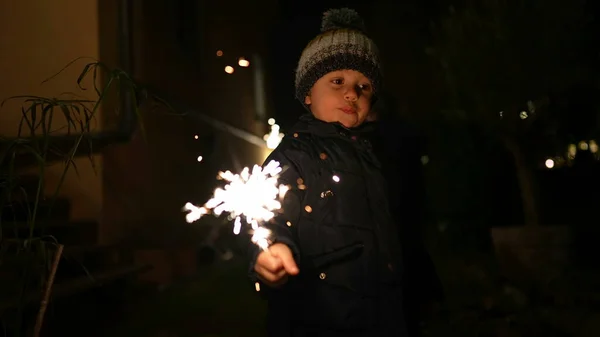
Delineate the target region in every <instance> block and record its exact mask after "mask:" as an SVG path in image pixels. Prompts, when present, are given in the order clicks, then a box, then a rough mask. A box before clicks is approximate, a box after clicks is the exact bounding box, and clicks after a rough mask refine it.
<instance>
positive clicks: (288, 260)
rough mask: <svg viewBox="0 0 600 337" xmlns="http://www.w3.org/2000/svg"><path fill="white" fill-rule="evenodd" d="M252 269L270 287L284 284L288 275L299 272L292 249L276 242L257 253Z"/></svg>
mask: <svg viewBox="0 0 600 337" xmlns="http://www.w3.org/2000/svg"><path fill="white" fill-rule="evenodd" d="M254 271H255V272H256V274H257V275H258V278H259V279H260V280H261V281H263V283H265V284H266V285H268V286H270V287H278V286H281V285H283V284H285V283H286V282H287V279H288V276H289V275H292V276H293V275H298V272H299V270H298V266H297V265H296V261H294V256H293V255H292V251H291V250H290V248H289V247H288V246H286V245H284V244H283V243H276V244H274V245H272V246H270V247H269V250H268V251H262V252H261V253H260V254H258V257H257V259H256V264H255V265H254Z"/></svg>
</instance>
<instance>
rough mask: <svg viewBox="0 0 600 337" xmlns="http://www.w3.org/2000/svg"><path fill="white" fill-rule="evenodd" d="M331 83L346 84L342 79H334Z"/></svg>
mask: <svg viewBox="0 0 600 337" xmlns="http://www.w3.org/2000/svg"><path fill="white" fill-rule="evenodd" d="M331 83H333V84H337V85H341V84H343V83H344V81H343V80H342V79H341V78H334V79H333V80H332V81H331Z"/></svg>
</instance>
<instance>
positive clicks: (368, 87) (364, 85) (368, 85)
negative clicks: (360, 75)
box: [358, 84, 371, 91]
mask: <svg viewBox="0 0 600 337" xmlns="http://www.w3.org/2000/svg"><path fill="white" fill-rule="evenodd" d="M358 87H359V88H360V90H362V91H369V90H371V85H370V84H361V85H359V86H358Z"/></svg>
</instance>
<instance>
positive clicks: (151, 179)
mask: <svg viewBox="0 0 600 337" xmlns="http://www.w3.org/2000/svg"><path fill="white" fill-rule="evenodd" d="M133 3H134V5H133V42H132V46H133V50H132V52H133V69H132V73H133V75H134V76H135V78H136V79H137V80H138V81H139V82H140V83H143V84H144V85H146V86H148V87H149V88H152V90H153V91H154V92H156V93H158V94H159V95H160V96H161V97H162V98H165V99H167V100H168V101H169V102H170V103H173V104H174V108H175V110H174V111H169V110H168V109H165V108H159V109H154V110H151V109H148V108H145V109H143V115H144V117H143V125H144V128H145V131H146V138H145V139H144V138H143V137H141V135H140V134H139V133H138V134H137V135H136V137H135V138H134V140H133V141H132V142H130V143H128V144H124V145H119V146H115V147H111V148H110V149H108V150H107V151H105V158H104V160H105V171H104V179H105V180H104V184H105V194H104V207H105V213H104V218H103V224H102V228H103V229H102V233H101V237H102V241H104V242H111V241H115V240H120V239H122V238H128V239H129V240H133V241H134V242H135V244H136V245H139V246H143V247H148V248H154V247H165V246H167V247H174V246H182V245H184V246H186V245H187V246H197V245H198V244H200V242H201V240H202V238H203V236H204V234H205V231H206V230H208V229H207V228H208V226H206V227H203V226H205V225H204V222H202V221H200V222H199V223H195V224H192V225H190V224H187V223H185V221H184V220H185V219H184V213H183V212H182V206H183V205H184V204H185V203H186V202H187V201H193V202H196V203H199V204H201V203H203V202H204V201H206V200H207V199H208V198H209V197H210V194H211V193H212V191H213V189H214V188H215V187H216V184H217V181H216V179H215V177H216V175H217V173H218V171H220V170H232V171H237V170H241V168H243V167H245V166H251V165H254V164H260V163H261V162H262V161H263V160H264V158H265V157H266V155H267V153H268V152H267V151H266V150H265V148H264V147H259V146H256V145H253V144H250V143H248V142H247V141H244V140H242V139H239V138H237V137H235V136H232V135H231V134H230V133H227V132H223V131H219V130H216V129H215V128H213V127H210V126H209V125H208V124H207V123H205V122H203V121H202V118H200V116H199V115H198V114H203V115H204V116H208V117H209V118H212V119H214V120H217V121H220V122H224V123H227V124H229V125H231V126H233V127H235V128H238V129H241V130H244V131H246V132H248V133H249V134H253V135H255V136H259V137H261V136H262V135H263V134H264V133H266V132H267V123H266V120H264V119H263V120H259V119H257V118H256V116H257V112H256V111H255V107H254V106H255V104H254V80H253V65H254V63H253V58H252V57H253V55H255V54H256V53H258V54H263V53H266V52H267V49H266V45H267V43H266V41H264V39H265V36H266V34H264V31H265V30H266V29H268V28H269V26H268V21H269V17H270V16H274V15H275V10H276V7H275V2H274V1H271V0H263V1H262V2H261V3H246V4H243V5H236V6H232V5H231V4H227V3H211V4H204V3H207V2H197V3H198V5H197V7H193V6H192V7H183V8H182V7H179V6H180V5H181V4H184V3H187V5H188V6H190V5H193V3H195V2H189V1H167V0H161V1H152V2H150V1H141V0H134V1H133ZM194 13H196V14H197V15H191V14H194ZM259 18H260V19H259ZM250 26H256V28H253V29H249V28H248V27H250ZM107 41H108V40H107ZM217 50H222V51H223V56H221V57H218V56H217V55H216V52H217ZM241 56H243V57H245V58H247V59H248V60H249V61H250V67H248V68H241V67H239V66H238V65H237V61H238V58H239V57H241ZM226 65H231V66H234V67H235V71H234V73H233V74H227V73H225V71H224V68H225V66H226ZM265 76H267V77H268V74H266V75H265ZM180 103H181V105H180ZM268 105H269V103H268V102H267V109H268ZM183 106H186V107H188V108H190V109H191V110H192V111H193V112H189V113H187V114H186V115H183V116H182V115H181V114H182V113H184V112H186V111H187V110H185V109H183V108H182V107H183ZM196 135H197V136H198V139H195V136H196ZM200 155H201V156H203V157H204V158H203V161H202V162H198V161H197V160H196V159H197V157H198V156H200ZM210 221H211V219H207V222H210Z"/></svg>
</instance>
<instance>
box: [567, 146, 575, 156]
mask: <svg viewBox="0 0 600 337" xmlns="http://www.w3.org/2000/svg"><path fill="white" fill-rule="evenodd" d="M576 155H577V145H575V144H569V147H568V150H567V156H568V157H569V159H573V158H575V156H576Z"/></svg>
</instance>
